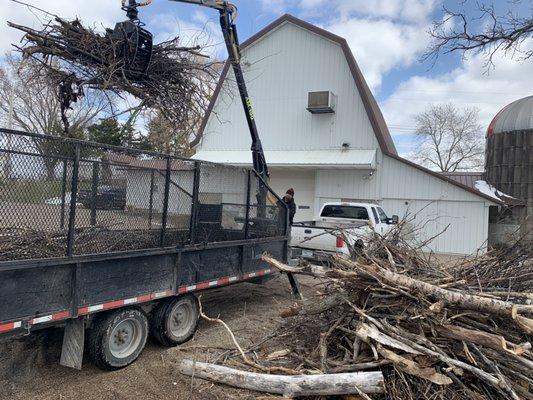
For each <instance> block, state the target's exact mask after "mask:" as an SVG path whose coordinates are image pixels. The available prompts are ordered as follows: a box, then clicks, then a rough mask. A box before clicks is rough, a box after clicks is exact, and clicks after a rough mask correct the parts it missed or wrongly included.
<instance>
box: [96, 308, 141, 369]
mask: <svg viewBox="0 0 533 400" xmlns="http://www.w3.org/2000/svg"><path fill="white" fill-rule="evenodd" d="M147 338H148V318H147V317H146V314H145V313H144V312H142V311H141V310H139V309H137V308H128V309H121V310H116V311H113V312H109V313H106V314H104V315H102V316H101V317H98V318H97V319H96V320H95V321H94V323H93V327H92V328H91V329H90V330H89V333H88V339H87V347H88V351H89V354H90V355H91V357H92V359H93V361H94V363H95V364H96V366H98V367H99V368H101V369H105V370H115V369H120V368H124V367H127V366H128V365H130V364H131V363H133V362H134V361H135V360H136V359H137V358H138V357H139V355H140V354H141V352H142V351H143V349H144V346H145V345H146V340H147Z"/></svg>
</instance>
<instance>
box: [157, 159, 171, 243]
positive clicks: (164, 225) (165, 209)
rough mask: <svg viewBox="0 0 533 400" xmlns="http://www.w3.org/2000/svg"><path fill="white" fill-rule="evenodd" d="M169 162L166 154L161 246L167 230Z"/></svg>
mask: <svg viewBox="0 0 533 400" xmlns="http://www.w3.org/2000/svg"><path fill="white" fill-rule="evenodd" d="M171 162H172V159H171V158H170V156H167V172H166V174H165V195H164V198H163V218H162V221H161V224H162V227H161V239H160V240H159V245H160V246H161V247H164V246H165V235H166V231H167V220H168V198H169V195H170V173H171Z"/></svg>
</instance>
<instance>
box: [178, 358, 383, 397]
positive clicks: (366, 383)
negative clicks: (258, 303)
mask: <svg viewBox="0 0 533 400" xmlns="http://www.w3.org/2000/svg"><path fill="white" fill-rule="evenodd" d="M178 368H179V371H180V372H181V373H182V374H184V375H188V376H194V377H196V378H201V379H207V380H210V381H213V382H218V383H223V384H225V385H229V386H233V387H238V388H241V389H248V390H254V391H257V392H264V393H272V394H280V395H283V396H285V397H296V396H336V395H337V396H338V395H344V394H359V393H369V394H376V393H383V392H384V378H383V374H382V373H381V372H379V371H375V372H351V373H343V374H329V375H291V376H286V375H269V374H258V373H254V372H247V371H240V370H237V369H233V368H228V367H224V366H221V365H216V364H208V363H202V362H194V361H191V360H183V361H181V362H180V364H179V367H178Z"/></svg>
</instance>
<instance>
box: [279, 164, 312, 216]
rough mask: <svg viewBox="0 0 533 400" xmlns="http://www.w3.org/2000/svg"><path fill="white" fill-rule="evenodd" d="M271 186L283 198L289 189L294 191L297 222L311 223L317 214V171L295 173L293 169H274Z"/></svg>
mask: <svg viewBox="0 0 533 400" xmlns="http://www.w3.org/2000/svg"><path fill="white" fill-rule="evenodd" d="M270 186H271V187H272V189H274V190H275V192H276V193H277V194H278V195H279V196H280V197H283V195H284V194H285V192H286V191H287V189H289V188H293V189H294V200H295V202H296V205H297V206H298V208H297V209H296V216H295V217H294V220H295V221H309V220H311V219H313V217H314V212H315V205H314V201H315V171H314V170H313V171H303V170H300V171H294V170H291V169H272V170H271V171H270Z"/></svg>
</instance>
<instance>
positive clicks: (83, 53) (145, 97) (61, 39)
mask: <svg viewBox="0 0 533 400" xmlns="http://www.w3.org/2000/svg"><path fill="white" fill-rule="evenodd" d="M9 26H10V27H12V28H15V29H18V30H20V31H22V32H24V33H25V36H24V42H23V44H22V45H21V46H19V47H18V49H19V50H20V51H21V52H22V54H23V56H24V57H32V58H34V59H36V60H38V61H39V62H40V63H41V65H42V66H43V68H45V69H46V71H47V73H48V74H49V76H50V77H51V78H52V79H53V81H54V82H55V83H56V84H57V87H58V96H59V98H60V101H61V105H62V111H63V122H64V123H65V124H66V126H68V121H67V120H66V114H65V113H66V110H68V109H69V107H70V106H71V104H72V103H74V102H76V101H77V100H78V98H79V97H80V96H82V95H83V93H84V88H92V89H98V90H103V91H108V92H113V93H116V94H119V95H121V96H122V95H124V94H130V95H133V96H134V97H136V98H137V99H139V100H140V101H141V103H140V105H139V106H138V107H136V109H142V108H150V109H155V110H158V111H159V112H161V113H162V115H163V116H164V117H165V118H166V119H167V120H168V121H169V122H170V123H172V124H175V125H177V126H184V127H186V126H188V124H190V121H197V119H198V114H200V113H201V114H203V111H204V109H205V108H206V102H207V99H208V97H209V93H210V91H211V89H212V84H213V82H215V81H216V75H217V68H216V63H213V62H208V61H207V58H206V56H204V55H202V54H201V53H200V51H201V48H200V47H199V46H196V47H183V46H180V40H179V38H175V39H173V40H170V41H166V42H163V43H160V44H156V45H154V46H153V53H152V58H151V61H150V63H149V65H148V68H147V70H146V72H145V73H136V72H134V71H132V70H131V68H130V65H129V62H128V60H127V57H124V53H125V52H126V53H130V54H131V53H133V51H134V49H132V48H128V49H127V50H124V48H125V46H127V45H128V44H127V43H125V41H124V40H118V39H117V38H116V37H113V35H111V34H110V31H109V30H108V32H107V33H105V34H101V33H98V32H96V31H95V30H93V29H90V28H87V27H85V26H83V25H82V23H81V22H80V21H79V20H77V19H76V20H73V21H69V20H65V19H63V18H60V17H57V16H56V17H55V18H54V19H53V20H52V21H49V22H48V23H46V24H45V25H44V26H43V28H42V29H41V30H37V29H33V28H30V27H27V26H22V25H18V24H14V23H11V22H9Z"/></svg>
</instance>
